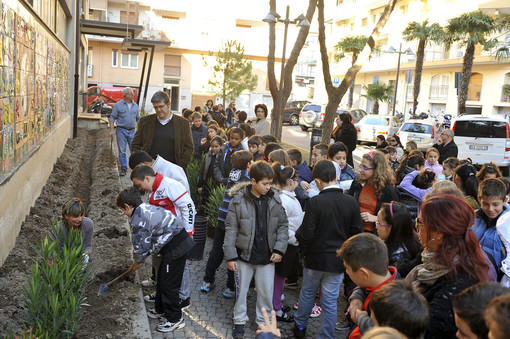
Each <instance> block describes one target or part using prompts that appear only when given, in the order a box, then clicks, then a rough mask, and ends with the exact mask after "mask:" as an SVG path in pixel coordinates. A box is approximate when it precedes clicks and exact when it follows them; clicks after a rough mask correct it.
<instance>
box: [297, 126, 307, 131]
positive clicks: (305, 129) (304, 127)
mask: <svg viewBox="0 0 510 339" xmlns="http://www.w3.org/2000/svg"><path fill="white" fill-rule="evenodd" d="M299 127H301V130H302V131H303V132H306V131H308V127H306V126H303V125H301V126H299Z"/></svg>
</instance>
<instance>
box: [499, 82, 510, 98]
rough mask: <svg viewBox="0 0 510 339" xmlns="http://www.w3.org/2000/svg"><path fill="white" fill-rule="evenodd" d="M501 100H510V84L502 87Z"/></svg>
mask: <svg viewBox="0 0 510 339" xmlns="http://www.w3.org/2000/svg"><path fill="white" fill-rule="evenodd" d="M501 102H510V84H507V85H503V87H502V88H501Z"/></svg>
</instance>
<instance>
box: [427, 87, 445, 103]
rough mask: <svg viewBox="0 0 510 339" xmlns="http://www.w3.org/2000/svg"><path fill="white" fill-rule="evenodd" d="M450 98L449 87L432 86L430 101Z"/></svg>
mask: <svg viewBox="0 0 510 339" xmlns="http://www.w3.org/2000/svg"><path fill="white" fill-rule="evenodd" d="M447 98H448V85H435V86H430V95H429V99H432V100H446V99H447Z"/></svg>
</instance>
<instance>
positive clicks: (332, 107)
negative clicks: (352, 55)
mask: <svg viewBox="0 0 510 339" xmlns="http://www.w3.org/2000/svg"><path fill="white" fill-rule="evenodd" d="M396 2H397V0H390V1H389V2H388V5H386V7H385V9H384V12H383V13H382V15H381V18H380V19H379V21H378V22H377V24H376V25H375V27H374V29H373V31H372V34H371V35H370V36H369V37H368V40H367V44H366V45H365V48H363V50H362V51H361V53H360V54H359V56H358V59H357V60H356V62H355V64H354V65H352V66H351V68H349V70H348V71H347V73H346V74H345V77H344V79H343V80H342V82H341V83H340V86H339V87H338V88H337V87H334V86H333V82H332V81H331V72H330V69H329V59H328V49H327V48H326V33H325V30H326V29H325V27H324V0H318V5H317V7H318V16H319V44H320V51H321V60H322V72H323V74H324V84H325V86H326V92H327V93H328V104H327V106H326V116H325V118H324V123H323V125H322V126H323V127H322V142H324V143H327V144H329V142H330V140H331V133H332V132H333V125H334V121H335V118H336V110H337V107H338V104H339V103H340V101H341V100H342V98H343V96H344V95H345V93H346V92H347V89H348V88H349V86H350V84H351V82H353V81H354V77H355V76H356V74H357V73H358V72H359V71H360V70H361V67H362V66H363V64H364V63H365V62H367V61H368V58H369V56H370V53H371V51H372V49H373V48H374V46H375V40H376V39H377V38H378V37H379V35H380V34H381V31H382V30H383V28H384V25H386V22H388V19H389V18H390V14H391V12H392V11H393V8H395V4H396Z"/></svg>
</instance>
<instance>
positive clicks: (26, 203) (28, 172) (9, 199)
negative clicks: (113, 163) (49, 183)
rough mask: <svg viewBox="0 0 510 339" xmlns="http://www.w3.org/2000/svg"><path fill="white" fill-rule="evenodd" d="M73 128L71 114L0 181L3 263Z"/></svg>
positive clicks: (1, 260)
mask: <svg viewBox="0 0 510 339" xmlns="http://www.w3.org/2000/svg"><path fill="white" fill-rule="evenodd" d="M70 131H71V117H70V116H67V117H66V118H64V119H62V120H61V121H60V123H59V125H58V126H56V127H55V129H54V130H53V131H52V132H51V133H50V134H49V135H47V136H46V137H45V139H44V140H43V142H42V143H41V144H40V145H39V146H37V147H36V148H35V149H34V151H33V153H31V154H29V155H27V159H26V160H24V161H21V162H20V163H19V164H18V165H17V166H16V167H15V168H13V169H12V172H11V173H9V174H8V175H7V176H6V177H5V179H4V180H3V181H2V182H1V183H0V244H1V246H0V266H1V265H2V264H3V263H4V261H5V259H6V258H7V256H8V255H9V252H10V251H11V249H12V248H13V247H14V244H15V243H16V237H17V236H18V234H19V231H20V228H21V223H22V222H23V221H24V220H25V216H26V215H27V214H28V213H29V212H30V207H32V206H33V204H34V202H35V200H36V199H37V197H38V196H39V194H40V193H41V190H42V188H43V186H44V185H45V183H46V180H48V177H49V175H50V173H51V171H52V169H53V164H54V163H55V162H56V160H57V158H58V157H59V156H60V154H62V151H63V150H64V146H65V144H66V141H67V139H68V138H69V137H70Z"/></svg>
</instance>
